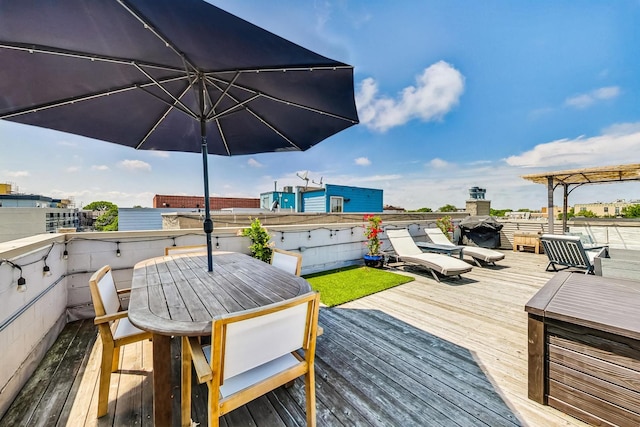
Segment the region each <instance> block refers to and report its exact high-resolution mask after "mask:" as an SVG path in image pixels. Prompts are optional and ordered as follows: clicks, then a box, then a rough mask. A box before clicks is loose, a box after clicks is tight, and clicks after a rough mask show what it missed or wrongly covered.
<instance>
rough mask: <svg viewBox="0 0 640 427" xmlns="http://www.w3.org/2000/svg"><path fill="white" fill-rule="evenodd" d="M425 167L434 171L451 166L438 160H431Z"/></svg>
mask: <svg viewBox="0 0 640 427" xmlns="http://www.w3.org/2000/svg"><path fill="white" fill-rule="evenodd" d="M427 165H428V166H430V167H432V168H436V169H443V168H446V167H449V166H451V164H450V163H449V162H447V161H445V160H442V159H438V158H435V159H432V160H431V161H430V162H429V163H427Z"/></svg>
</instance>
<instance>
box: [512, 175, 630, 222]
mask: <svg viewBox="0 0 640 427" xmlns="http://www.w3.org/2000/svg"><path fill="white" fill-rule="evenodd" d="M522 178H524V179H526V180H529V181H532V182H535V183H537V184H546V185H547V199H548V205H549V208H548V210H549V211H548V217H549V232H550V233H552V232H553V219H554V218H553V206H554V204H553V191H554V190H555V189H556V188H557V187H558V186H562V188H563V190H564V198H563V205H562V214H563V215H562V232H563V233H564V232H565V230H566V229H567V208H568V198H569V194H571V192H572V191H573V190H575V189H576V188H578V187H581V186H583V185H585V184H604V183H613V182H623V181H640V163H634V164H630V165H617V166H601V167H597V168H584V169H573V170H566V171H559V172H542V173H535V174H530V175H522Z"/></svg>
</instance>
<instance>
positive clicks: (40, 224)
mask: <svg viewBox="0 0 640 427" xmlns="http://www.w3.org/2000/svg"><path fill="white" fill-rule="evenodd" d="M72 205H73V203H72V202H71V200H61V199H54V198H51V197H46V196H41V195H39V194H21V193H15V192H13V187H12V184H8V183H4V184H0V242H7V241H9V240H15V239H21V238H23V237H30V236H34V235H36V234H43V233H55V232H57V231H58V230H60V229H70V228H71V229H74V230H75V229H76V228H77V227H78V211H77V209H75V208H73V207H72Z"/></svg>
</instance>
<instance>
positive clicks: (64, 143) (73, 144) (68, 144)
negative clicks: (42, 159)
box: [58, 141, 78, 147]
mask: <svg viewBox="0 0 640 427" xmlns="http://www.w3.org/2000/svg"><path fill="white" fill-rule="evenodd" d="M58 145H61V146H63V147H77V146H78V144H77V143H76V142H73V141H58Z"/></svg>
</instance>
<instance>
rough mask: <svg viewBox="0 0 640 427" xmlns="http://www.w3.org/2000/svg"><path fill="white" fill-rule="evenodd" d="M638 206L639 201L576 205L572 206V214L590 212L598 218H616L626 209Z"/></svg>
mask: <svg viewBox="0 0 640 427" xmlns="http://www.w3.org/2000/svg"><path fill="white" fill-rule="evenodd" d="M637 204H640V200H630V201H629V202H627V201H625V200H616V201H615V202H609V203H602V202H596V203H576V204H575V205H574V206H573V213H574V214H575V215H576V216H580V212H586V211H591V212H593V213H594V214H596V215H597V216H600V217H616V216H620V215H622V210H623V209H624V208H626V207H629V206H632V205H637Z"/></svg>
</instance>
